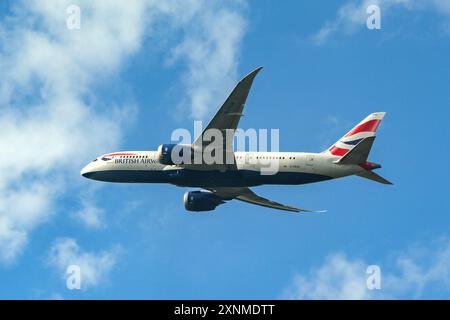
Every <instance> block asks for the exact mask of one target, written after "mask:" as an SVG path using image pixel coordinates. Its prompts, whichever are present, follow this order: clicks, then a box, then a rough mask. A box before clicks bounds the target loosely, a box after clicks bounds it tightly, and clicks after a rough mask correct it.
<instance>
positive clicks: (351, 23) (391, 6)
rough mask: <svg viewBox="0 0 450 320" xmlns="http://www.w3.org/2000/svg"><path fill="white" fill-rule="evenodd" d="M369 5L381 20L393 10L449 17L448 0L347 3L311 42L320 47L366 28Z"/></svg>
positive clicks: (449, 4)
mask: <svg viewBox="0 0 450 320" xmlns="http://www.w3.org/2000/svg"><path fill="white" fill-rule="evenodd" d="M369 5H377V6H379V7H380V9H381V19H382V20H383V18H384V17H385V16H386V15H388V14H390V13H391V12H392V11H393V10H395V9H404V10H432V11H434V12H436V13H438V14H440V15H444V16H449V15H450V0H359V1H349V2H347V3H346V4H344V5H343V6H341V7H339V9H338V11H337V13H336V17H335V18H334V20H332V21H328V22H327V23H325V24H324V26H323V27H322V28H321V29H320V30H319V31H317V32H316V33H315V34H314V35H313V37H312V40H313V42H314V43H316V44H318V45H320V44H323V43H325V42H326V41H328V40H329V39H330V38H331V37H332V36H333V35H334V34H337V33H343V34H353V33H355V32H356V31H360V30H364V29H365V28H366V20H367V17H368V14H367V13H366V9H367V7H368V6H369Z"/></svg>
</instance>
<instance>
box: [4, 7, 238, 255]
mask: <svg viewBox="0 0 450 320" xmlns="http://www.w3.org/2000/svg"><path fill="white" fill-rule="evenodd" d="M76 3H77V4H78V5H79V6H80V8H81V29H80V30H72V31H70V30H68V29H67V28H66V18H67V13H66V9H67V7H68V5H69V4H72V1H69V0H58V1H55V0H39V1H24V0H23V1H19V2H16V3H15V4H13V6H14V10H12V11H11V12H12V14H11V16H10V17H8V18H5V19H2V22H1V25H0V70H1V77H0V150H1V158H2V161H1V162H0V172H1V175H0V262H4V263H11V262H13V261H14V259H15V258H16V257H17V256H18V255H19V254H20V253H21V252H22V250H23V248H24V247H25V245H26V243H27V240H28V237H29V233H30V232H31V231H32V230H33V229H34V228H36V227H37V226H38V225H40V224H42V223H43V222H45V221H46V220H48V219H49V218H50V217H51V216H52V215H53V214H54V212H55V211H56V205H57V203H58V197H59V196H60V195H62V194H63V193H65V192H74V188H76V183H74V181H75V178H79V177H78V172H79V170H80V166H81V165H82V164H84V162H85V161H87V160H90V158H91V157H92V156H93V155H97V154H99V153H102V152H107V151H109V150H113V149H114V148H115V147H117V146H118V145H119V143H120V140H121V135H120V132H119V131H118V130H113V129H114V128H117V127H118V124H119V127H123V126H120V125H121V124H127V123H129V122H130V121H129V120H130V117H132V116H133V114H134V111H135V107H134V106H133V105H124V106H108V108H107V109H106V110H105V108H104V103H103V102H102V101H101V100H100V101H99V100H98V97H97V96H96V95H95V92H93V88H94V85H95V84H98V83H101V82H102V81H104V80H106V79H108V78H109V77H110V76H111V75H115V74H118V72H120V70H121V67H122V65H123V64H124V62H125V61H126V59H127V58H129V57H130V56H131V55H132V54H133V53H135V52H137V51H138V50H139V49H140V47H141V46H142V43H143V41H144V40H146V39H148V38H150V37H152V36H154V37H155V38H157V37H158V35H155V34H153V31H154V29H155V27H154V26H155V25H156V24H157V22H163V24H164V26H165V29H164V32H171V33H173V32H177V31H180V30H182V31H183V37H182V38H181V39H179V37H178V38H177V41H180V43H179V44H169V45H170V46H171V47H175V49H174V50H173V53H174V54H173V57H174V61H175V60H180V61H183V62H187V70H188V71H187V72H186V73H185V74H184V76H183V79H184V80H183V83H184V86H185V88H186V90H187V93H186V95H185V98H186V99H187V100H189V101H190V103H189V104H190V105H192V114H193V115H195V116H201V115H203V114H204V113H205V112H206V111H207V108H211V109H214V108H216V107H217V106H218V104H219V103H220V101H218V100H217V99H215V98H214V96H215V95H216V94H219V91H220V95H225V94H226V93H224V92H223V90H224V88H226V87H229V86H230V85H231V83H232V82H233V81H234V76H235V72H236V66H237V63H236V59H237V52H238V49H239V44H240V39H241V37H242V34H243V31H244V25H245V23H244V19H243V18H242V16H241V15H240V14H239V12H238V8H240V4H239V3H240V1H236V2H229V3H227V4H223V3H221V2H218V1H205V0H188V1H182V0H173V1H152V2H148V1H144V0H136V1H131V2H124V1H121V0H97V1H89V0H84V1H81V0H80V1H77V2H76ZM195 46H198V50H199V51H197V52H195V53H191V52H190V51H189V50H190V49H193V48H194V47H195ZM168 51H169V52H170V51H171V50H170V49H169V50H168ZM92 97H96V98H95V99H92ZM213 98H214V99H213ZM93 137H95V138H93ZM74 159H76V160H78V161H74ZM74 184H75V185H74ZM19 202H21V203H20V204H19ZM97 209H98V210H97ZM97 209H96V208H94V207H92V206H91V207H90V206H89V204H88V205H86V210H85V211H81V214H80V217H81V218H82V219H84V221H85V222H87V223H88V224H90V225H91V226H93V225H98V224H99V223H100V222H99V219H98V217H99V216H101V209H100V208H97Z"/></svg>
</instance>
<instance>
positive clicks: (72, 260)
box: [48, 238, 121, 290]
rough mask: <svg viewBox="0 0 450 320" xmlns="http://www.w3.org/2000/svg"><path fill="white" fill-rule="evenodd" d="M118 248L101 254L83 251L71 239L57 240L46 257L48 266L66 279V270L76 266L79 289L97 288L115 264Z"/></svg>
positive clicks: (106, 278) (118, 252) (105, 279)
mask: <svg viewBox="0 0 450 320" xmlns="http://www.w3.org/2000/svg"><path fill="white" fill-rule="evenodd" d="M120 251H121V249H120V247H113V248H112V249H110V250H105V251H101V252H88V251H83V250H82V249H81V248H80V246H79V245H78V243H77V241H76V240H75V239H72V238H61V239H57V240H56V241H55V243H54V244H53V245H52V247H51V249H50V253H49V257H48V263H49V265H50V266H53V267H55V268H56V269H57V270H58V272H59V273H60V274H61V277H62V278H66V277H67V274H66V271H67V268H68V267H69V266H71V265H76V266H78V267H79V268H80V275H81V289H82V290H87V289H89V288H92V287H95V286H98V285H100V284H102V283H105V281H107V280H108V276H109V274H110V272H111V271H112V269H113V267H114V266H115V265H116V263H117V259H118V256H119V254H120Z"/></svg>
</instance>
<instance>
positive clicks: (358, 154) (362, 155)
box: [336, 136, 375, 164]
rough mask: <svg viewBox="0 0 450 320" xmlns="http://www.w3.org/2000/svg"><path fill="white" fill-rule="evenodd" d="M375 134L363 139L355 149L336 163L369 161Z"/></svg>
mask: <svg viewBox="0 0 450 320" xmlns="http://www.w3.org/2000/svg"><path fill="white" fill-rule="evenodd" d="M374 141H375V136H373V137H368V138H364V139H362V140H361V141H360V142H359V143H358V144H357V145H356V146H355V147H354V148H353V149H351V150H350V151H349V152H348V153H347V154H346V155H345V156H343V157H342V158H340V159H339V160H338V161H336V163H339V164H361V163H365V162H366V161H367V158H368V157H369V153H370V149H372V145H373V142H374Z"/></svg>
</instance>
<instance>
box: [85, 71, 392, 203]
mask: <svg viewBox="0 0 450 320" xmlns="http://www.w3.org/2000/svg"><path fill="white" fill-rule="evenodd" d="M261 69H262V67H259V68H257V69H255V70H253V71H252V72H250V73H249V74H248V75H247V76H245V77H244V78H243V79H242V80H241V81H240V82H239V83H238V84H237V85H236V86H235V88H234V89H233V90H232V92H231V93H230V95H229V96H228V98H227V99H226V100H225V102H224V104H223V105H222V107H221V108H220V109H219V110H218V111H217V113H216V114H215V116H214V117H213V119H212V120H211V121H210V122H209V124H208V126H207V127H206V128H205V129H204V130H203V132H202V134H201V135H200V136H199V137H198V138H197V140H195V142H194V143H193V144H191V145H187V146H186V145H183V146H180V145H178V144H162V145H160V146H159V147H158V149H157V150H156V151H120V152H112V153H107V154H104V155H101V156H100V157H98V158H96V159H94V160H93V161H92V162H90V163H89V164H87V165H86V166H85V167H84V168H83V169H82V170H81V175H82V176H83V177H86V178H89V179H92V180H97V181H104V182H120V183H169V184H173V185H176V186H181V187H195V188H200V189H201V190H196V191H188V192H186V193H185V194H184V197H183V201H184V207H185V209H186V210H188V211H193V212H201V211H211V210H214V209H215V208H216V207H217V206H219V205H221V204H223V203H225V202H227V201H229V200H233V199H236V200H240V201H244V202H248V203H250V204H254V205H259V206H263V207H268V208H273V209H279V210H284V211H291V212H323V211H314V210H308V209H301V208H296V207H292V206H288V205H283V204H281V203H278V202H275V201H271V200H269V199H266V198H263V197H261V196H258V195H257V194H256V193H255V192H253V191H252V190H251V189H250V187H254V186H260V185H266V184H270V185H301V184H307V183H313V182H320V181H325V180H331V179H336V178H342V177H346V176H351V175H356V176H359V177H362V178H366V179H370V180H373V181H376V182H378V183H382V184H392V183H391V182H389V181H388V180H386V179H384V178H383V177H381V176H380V175H378V174H377V173H375V172H374V171H373V170H375V169H378V168H381V165H379V164H377V163H374V162H371V161H368V160H367V159H368V156H369V153H370V150H371V148H372V145H373V143H374V140H375V133H376V130H377V128H378V126H379V125H380V123H381V121H382V120H383V118H384V116H385V114H386V113H385V112H375V113H372V114H370V115H368V116H367V117H366V118H364V120H362V121H361V122H360V123H358V124H357V125H356V126H355V127H354V128H352V129H351V130H350V131H349V132H348V133H346V134H345V135H344V136H343V137H341V138H340V139H339V140H337V141H336V142H335V143H334V144H333V145H332V146H331V147H329V148H327V149H326V150H324V151H322V152H320V153H310V152H237V151H236V152H235V151H233V147H232V144H230V142H229V141H226V142H219V143H222V148H221V149H218V150H219V151H218V152H219V153H220V152H221V153H222V155H223V156H224V157H229V158H227V159H231V161H228V162H226V163H219V162H217V163H212V164H211V163H205V162H204V161H201V162H200V163H198V162H197V163H195V162H194V163H192V162H190V161H184V162H183V161H181V162H180V161H175V156H174V155H176V154H177V153H174V151H175V149H177V148H178V149H177V150H178V151H177V152H178V154H181V155H182V154H183V150H184V151H185V152H187V151H192V152H193V153H195V152H197V153H202V152H204V151H205V150H206V149H207V148H208V147H209V146H210V144H211V143H212V139H209V140H208V139H203V138H205V137H206V133H207V132H208V130H216V131H219V132H222V133H225V132H231V133H232V135H231V137H233V134H234V133H235V131H236V129H237V126H238V123H239V120H240V118H241V117H242V115H243V113H242V112H243V109H244V105H245V102H246V100H247V96H248V93H249V91H250V88H251V86H252V83H253V80H254V78H255V76H256V75H257V73H258V72H259V71H260V70H261ZM180 150H181V152H180ZM188 157H190V158H192V154H191V155H190V156H188ZM177 159H178V158H177ZM188 159H189V158H188ZM263 160H264V161H263ZM271 161H274V162H276V163H277V168H278V170H277V171H276V172H275V173H274V174H261V172H262V169H263V164H262V163H263V162H264V165H265V166H266V165H267V162H269V163H270V162H271Z"/></svg>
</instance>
